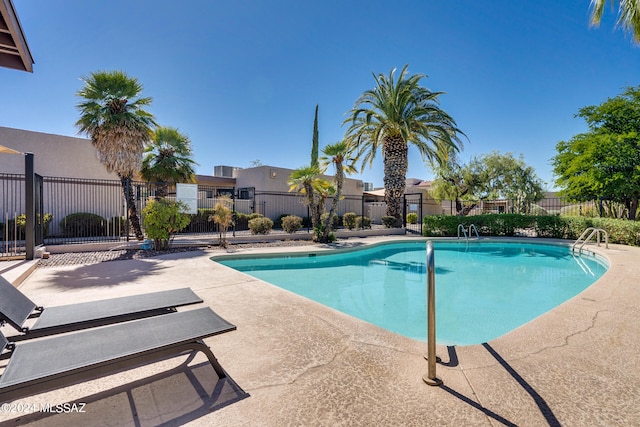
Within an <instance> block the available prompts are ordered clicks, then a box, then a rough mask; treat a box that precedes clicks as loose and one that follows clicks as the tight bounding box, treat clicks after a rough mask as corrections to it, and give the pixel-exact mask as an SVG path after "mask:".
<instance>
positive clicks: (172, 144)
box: [140, 126, 196, 200]
mask: <svg viewBox="0 0 640 427" xmlns="http://www.w3.org/2000/svg"><path fill="white" fill-rule="evenodd" d="M144 153H145V154H144V158H143V160H142V167H141V169H140V175H142V178H144V179H145V180H146V181H149V182H155V183H157V190H156V200H159V199H161V198H163V197H166V196H167V192H168V187H169V183H176V182H195V176H194V173H195V172H194V169H193V168H194V165H196V162H195V161H193V158H192V156H193V151H192V150H191V141H190V140H189V137H188V136H186V135H184V134H182V133H180V132H179V131H178V129H176V128H172V127H162V126H161V127H158V128H157V129H156V130H155V132H153V136H152V140H151V143H150V144H149V145H148V146H147V147H146V149H145V150H144Z"/></svg>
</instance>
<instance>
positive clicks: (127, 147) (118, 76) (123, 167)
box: [76, 71, 156, 240]
mask: <svg viewBox="0 0 640 427" xmlns="http://www.w3.org/2000/svg"><path fill="white" fill-rule="evenodd" d="M82 81H83V82H84V87H83V88H82V89H80V90H79V91H78V92H77V93H76V95H77V96H79V97H80V98H81V99H82V100H81V101H80V103H78V105H77V106H76V107H77V108H78V110H79V112H80V118H79V119H78V121H77V122H76V127H77V128H78V131H79V133H84V134H86V135H87V136H89V138H90V139H91V142H92V143H93V145H94V146H95V147H96V150H97V151H98V156H99V158H100V162H101V163H102V164H103V165H104V166H105V168H106V169H107V171H108V172H115V173H116V174H117V175H118V177H119V178H120V182H121V183H122V188H123V191H124V193H125V198H126V202H127V209H128V213H129V219H130V221H131V228H132V229H133V231H134V233H135V235H136V237H137V238H138V239H139V240H142V239H143V237H144V236H143V234H142V229H141V227H140V219H139V218H138V212H137V209H136V205H135V199H134V196H133V192H132V191H130V187H131V186H130V184H131V178H132V177H133V174H134V173H135V172H136V171H137V170H138V169H139V168H140V161H141V159H142V151H143V149H144V146H145V144H147V143H148V142H149V141H150V140H151V131H152V128H153V127H155V125H156V124H155V121H154V119H153V116H152V115H151V113H149V112H147V111H146V110H145V107H147V106H148V105H150V104H151V98H148V97H141V96H140V93H141V92H142V85H141V84H140V83H139V82H138V80H137V79H136V78H133V77H129V76H127V75H126V74H125V73H124V72H122V71H97V72H93V73H91V74H90V75H89V76H88V77H83V78H82Z"/></svg>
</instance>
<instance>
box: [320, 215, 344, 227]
mask: <svg viewBox="0 0 640 427" xmlns="http://www.w3.org/2000/svg"><path fill="white" fill-rule="evenodd" d="M327 218H329V212H325V213H323V214H322V215H320V221H322V223H323V224H324V223H325V221H326V220H327ZM338 227H340V217H339V216H338V215H333V218H332V221H331V228H332V229H333V230H335V229H336V228H338Z"/></svg>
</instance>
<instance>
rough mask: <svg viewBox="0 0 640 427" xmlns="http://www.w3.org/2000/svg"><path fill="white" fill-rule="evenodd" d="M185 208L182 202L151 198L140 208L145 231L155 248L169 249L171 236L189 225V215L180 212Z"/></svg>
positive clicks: (160, 249)
mask: <svg viewBox="0 0 640 427" xmlns="http://www.w3.org/2000/svg"><path fill="white" fill-rule="evenodd" d="M185 209H186V206H185V204H184V203H182V202H174V201H172V200H167V199H162V200H152V201H150V202H149V203H148V204H147V206H145V207H144V209H142V213H143V215H144V227H145V231H146V232H147V236H149V238H150V239H153V244H154V248H155V249H156V250H159V251H163V250H167V249H169V244H170V242H171V239H173V236H174V235H175V234H176V233H177V232H178V231H180V230H182V229H183V228H185V227H186V226H187V225H189V222H191V219H190V218H189V215H187V214H185V213H182V211H184V210H185Z"/></svg>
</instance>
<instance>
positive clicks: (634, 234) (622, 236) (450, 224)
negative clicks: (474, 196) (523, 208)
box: [422, 214, 640, 246]
mask: <svg viewBox="0 0 640 427" xmlns="http://www.w3.org/2000/svg"><path fill="white" fill-rule="evenodd" d="M422 222H423V227H422V230H423V234H424V236H426V237H428V236H457V230H458V224H462V225H463V226H464V227H465V229H468V227H469V225H470V224H474V225H475V226H476V228H477V229H478V233H479V234H481V235H491V236H513V235H514V234H515V231H516V230H517V229H530V230H531V229H532V230H535V233H536V235H537V236H538V237H552V238H559V239H569V240H576V239H577V238H578V237H580V235H581V234H582V233H583V232H584V230H586V229H587V228H589V227H595V228H601V229H603V230H605V231H606V232H607V233H608V236H609V242H611V243H620V244H623V245H632V246H640V222H639V221H629V220H624V219H615V218H588V217H583V216H569V217H563V216H547V215H542V216H534V215H518V214H486V215H474V216H467V217H459V216H443V215H433V216H426V217H424V219H423V221H422Z"/></svg>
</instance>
